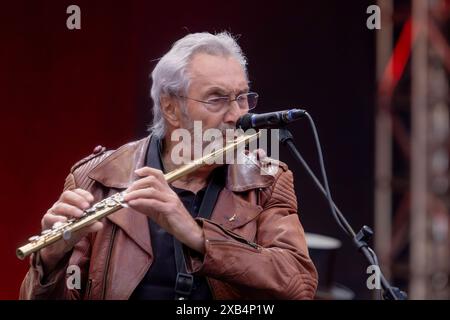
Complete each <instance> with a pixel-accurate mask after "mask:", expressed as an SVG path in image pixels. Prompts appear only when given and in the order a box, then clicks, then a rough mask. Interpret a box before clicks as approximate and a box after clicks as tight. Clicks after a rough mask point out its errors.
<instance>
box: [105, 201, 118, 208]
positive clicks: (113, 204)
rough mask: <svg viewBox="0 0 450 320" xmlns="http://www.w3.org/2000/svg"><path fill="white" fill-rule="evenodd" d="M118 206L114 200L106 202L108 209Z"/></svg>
mask: <svg viewBox="0 0 450 320" xmlns="http://www.w3.org/2000/svg"><path fill="white" fill-rule="evenodd" d="M115 205H116V202H115V201H114V200H112V199H107V200H106V206H107V207H114V206H115Z"/></svg>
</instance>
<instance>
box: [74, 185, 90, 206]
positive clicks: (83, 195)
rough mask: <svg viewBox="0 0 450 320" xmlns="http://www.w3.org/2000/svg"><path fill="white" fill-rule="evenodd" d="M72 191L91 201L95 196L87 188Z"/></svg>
mask: <svg viewBox="0 0 450 320" xmlns="http://www.w3.org/2000/svg"><path fill="white" fill-rule="evenodd" d="M72 191H73V192H75V193H76V194H78V195H80V196H82V197H83V198H84V199H85V200H86V201H87V202H89V203H92V202H93V201H94V196H93V195H92V194H91V193H90V192H88V191H86V190H83V189H80V188H78V189H74V190H72Z"/></svg>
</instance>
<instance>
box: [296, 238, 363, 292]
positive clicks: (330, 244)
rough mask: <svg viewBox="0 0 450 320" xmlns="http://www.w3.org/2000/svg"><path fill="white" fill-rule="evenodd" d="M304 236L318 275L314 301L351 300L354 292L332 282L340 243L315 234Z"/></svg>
mask: <svg viewBox="0 0 450 320" xmlns="http://www.w3.org/2000/svg"><path fill="white" fill-rule="evenodd" d="M305 236H306V243H307V245H308V249H309V255H310V257H311V260H312V261H313V262H314V265H315V266H316V269H317V272H318V274H319V286H318V288H317V292H316V299H318V300H352V299H353V298H354V297H355V294H354V292H353V291H351V290H350V289H348V288H346V287H344V286H343V285H341V284H338V283H336V282H335V281H334V270H335V261H336V256H337V252H338V250H339V249H340V248H341V242H340V241H339V240H338V239H335V238H331V237H327V236H324V235H320V234H315V233H306V234H305Z"/></svg>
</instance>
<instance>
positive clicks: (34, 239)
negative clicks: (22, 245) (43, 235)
mask: <svg viewBox="0 0 450 320" xmlns="http://www.w3.org/2000/svg"><path fill="white" fill-rule="evenodd" d="M37 240H39V236H32V237H29V238H28V241H30V242H34V241H37Z"/></svg>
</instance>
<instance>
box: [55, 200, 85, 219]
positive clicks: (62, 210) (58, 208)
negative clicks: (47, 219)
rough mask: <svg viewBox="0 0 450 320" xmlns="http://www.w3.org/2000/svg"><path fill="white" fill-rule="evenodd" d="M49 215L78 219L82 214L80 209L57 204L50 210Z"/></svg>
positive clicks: (65, 204)
mask: <svg viewBox="0 0 450 320" xmlns="http://www.w3.org/2000/svg"><path fill="white" fill-rule="evenodd" d="M50 213H52V214H54V215H60V216H65V217H68V218H72V217H73V218H80V217H81V216H82V215H83V214H84V212H83V210H81V209H80V208H77V207H75V206H72V205H70V204H67V203H64V202H57V203H56V204H55V205H54V206H53V207H52V208H51V209H50Z"/></svg>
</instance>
